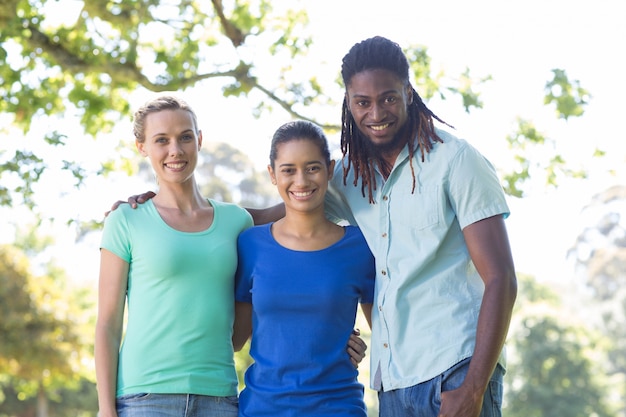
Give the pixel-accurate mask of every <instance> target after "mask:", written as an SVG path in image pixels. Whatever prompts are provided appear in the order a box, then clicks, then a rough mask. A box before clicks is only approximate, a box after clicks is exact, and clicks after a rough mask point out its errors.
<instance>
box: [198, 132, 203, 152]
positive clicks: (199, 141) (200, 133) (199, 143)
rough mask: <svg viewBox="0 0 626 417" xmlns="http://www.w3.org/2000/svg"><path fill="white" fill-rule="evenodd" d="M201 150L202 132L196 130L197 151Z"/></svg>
mask: <svg viewBox="0 0 626 417" xmlns="http://www.w3.org/2000/svg"><path fill="white" fill-rule="evenodd" d="M200 148H202V130H198V150H200Z"/></svg>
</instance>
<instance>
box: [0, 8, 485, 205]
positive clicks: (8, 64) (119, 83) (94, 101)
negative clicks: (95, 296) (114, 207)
mask: <svg viewBox="0 0 626 417" xmlns="http://www.w3.org/2000/svg"><path fill="white" fill-rule="evenodd" d="M72 5H78V6H80V7H77V8H75V10H74V9H72V7H71V6H72ZM274 7H277V6H275V3H273V2H270V1H267V0H257V1H252V2H243V1H233V2H229V3H224V2H222V1H221V0H213V1H211V2H201V1H192V0H179V1H175V2H160V1H156V0H121V1H98V2H91V1H86V2H68V1H56V0H27V1H20V0H6V1H4V2H3V3H1V4H0V26H1V27H2V28H3V29H2V31H1V32H0V80H1V81H2V82H1V83H0V94H1V95H2V96H3V97H4V98H5V99H4V100H2V101H0V114H4V116H5V117H7V116H9V120H8V121H9V123H10V124H11V126H15V127H18V128H20V129H21V130H22V131H23V132H28V131H29V130H30V129H31V127H32V126H33V124H34V123H35V122H36V121H43V122H44V123H46V121H49V120H58V119H59V118H62V117H63V116H64V115H66V114H68V113H69V114H76V115H78V116H79V117H80V120H81V125H82V127H83V129H84V131H85V133H87V134H88V135H91V136H96V135H98V134H103V133H106V132H109V131H110V130H111V128H112V126H113V125H114V124H115V123H116V122H117V121H119V120H121V119H122V118H127V117H129V116H130V114H129V113H130V108H129V102H128V100H127V97H128V95H129V94H130V93H132V92H133V91H135V90H136V89H138V88H143V89H146V90H150V91H155V92H160V91H183V90H185V89H187V88H191V87H193V86H196V85H198V84H200V83H202V82H204V81H206V80H220V81H221V82H222V83H223V84H222V92H223V95H224V96H225V97H232V96H242V97H248V98H249V100H250V107H251V108H254V112H255V113H256V114H261V113H262V112H263V111H268V110H269V111H271V110H273V109H281V110H282V111H285V112H287V114H289V115H291V116H292V117H294V118H300V119H307V120H314V118H313V117H311V116H309V115H308V114H307V112H309V111H310V112H311V113H313V110H310V108H319V107H323V106H324V105H330V106H335V107H336V108H339V106H338V104H337V103H336V102H335V101H334V100H331V99H329V98H328V96H326V95H325V94H324V91H325V90H326V89H327V88H326V86H323V85H321V83H320V81H319V77H318V76H317V75H315V74H312V73H311V72H309V74H310V75H308V76H303V75H302V74H301V73H296V71H294V70H293V66H294V62H296V61H297V60H298V59H300V58H303V57H305V56H306V54H307V52H308V49H309V47H310V45H311V44H312V42H313V41H312V36H311V34H308V33H307V32H306V30H305V29H306V25H307V23H308V20H307V15H306V12H305V11H304V10H289V9H287V10H285V9H283V8H281V9H280V10H277V11H274ZM61 10H62V13H60V11H61ZM59 15H63V16H65V19H63V20H61V21H58V19H57V20H55V19H53V18H52V16H59ZM251 48H253V49H254V50H262V51H264V52H265V51H267V52H268V53H269V55H270V56H271V57H272V58H273V60H272V61H271V63H270V64H269V65H271V66H272V71H271V74H272V75H271V77H268V76H267V75H265V74H266V73H267V72H268V71H261V69H259V68H258V67H257V66H256V62H255V60H254V56H255V54H251V53H250V49H251ZM407 53H408V54H409V56H410V57H411V58H412V59H413V64H412V65H413V70H414V72H415V76H416V79H417V81H418V82H419V83H420V84H423V85H424V86H427V88H426V91H425V93H424V95H425V98H429V97H430V96H432V95H433V94H435V93H438V94H439V95H441V96H442V97H446V96H447V94H448V93H450V94H453V95H457V94H459V95H461V97H462V98H463V103H464V105H465V106H466V109H467V110H469V109H470V108H472V107H480V106H481V105H482V103H481V101H480V99H479V94H478V93H477V92H475V91H474V90H475V89H476V87H477V86H478V85H479V84H480V83H481V82H483V81H485V79H483V80H472V78H471V76H470V74H469V70H468V71H466V72H465V73H464V74H463V75H462V76H461V77H459V78H458V79H457V80H456V81H454V82H453V83H452V84H450V85H441V79H442V75H443V74H438V75H437V76H436V77H432V76H431V75H430V73H431V71H430V61H429V58H428V55H427V53H426V48H421V47H413V48H410V49H409V50H408V52H407ZM266 65H267V64H266ZM277 73H278V74H280V76H279V77H276V74H277ZM307 77H308V79H307ZM294 78H296V79H294ZM318 113H319V112H317V111H316V112H315V113H313V114H318ZM335 113H336V112H333V114H335ZM314 121H316V122H317V123H319V124H321V125H322V126H323V127H325V128H326V129H331V130H332V129H337V128H338V126H337V125H336V123H328V122H326V121H324V120H314ZM51 125H54V124H52V123H51ZM64 129H65V127H64V126H63V124H60V127H59V129H53V130H49V131H47V132H45V134H44V136H43V137H42V138H41V142H42V143H45V144H47V145H48V146H50V147H59V146H63V145H64V144H65V143H66V142H67V138H68V134H69V132H67V131H65V130H64ZM61 164H62V167H63V169H65V170H67V171H69V172H71V173H72V175H73V178H74V179H75V182H76V185H77V186H80V185H81V184H83V181H84V180H85V178H87V177H88V176H90V175H93V174H97V173H103V172H106V171H107V170H109V169H111V168H113V167H120V165H121V164H120V163H116V162H112V161H111V162H105V163H104V164H103V166H102V169H101V170H99V171H98V172H95V173H94V172H90V171H89V170H88V169H86V167H85V166H83V165H82V164H81V162H80V161H72V160H63V161H61ZM49 166H50V161H48V160H46V159H45V158H43V157H42V155H41V154H40V153H38V152H35V151H33V150H19V151H17V152H16V153H15V154H13V155H2V154H0V178H2V179H3V182H2V185H1V186H0V204H1V205H11V204H22V203H23V204H26V205H27V206H29V207H31V208H34V206H35V201H34V200H33V198H32V197H33V195H32V190H33V186H34V185H35V184H36V183H37V182H38V181H39V180H40V179H41V177H42V175H45V172H46V170H47V169H48V167H49ZM5 179H10V180H11V181H4V180H5Z"/></svg>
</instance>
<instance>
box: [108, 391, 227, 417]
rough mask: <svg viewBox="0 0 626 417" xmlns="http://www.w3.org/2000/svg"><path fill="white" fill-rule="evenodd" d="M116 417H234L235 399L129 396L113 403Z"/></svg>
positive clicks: (164, 395)
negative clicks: (115, 407)
mask: <svg viewBox="0 0 626 417" xmlns="http://www.w3.org/2000/svg"><path fill="white" fill-rule="evenodd" d="M116 403H117V404H116V405H117V415H118V417H237V409H238V404H239V401H238V400H237V397H234V396H233V397H211V396H208V395H193V394H129V395H122V396H121V397H118V398H117V400H116Z"/></svg>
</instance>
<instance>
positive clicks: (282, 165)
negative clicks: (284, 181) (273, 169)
mask: <svg viewBox="0 0 626 417" xmlns="http://www.w3.org/2000/svg"><path fill="white" fill-rule="evenodd" d="M317 164H319V165H321V164H322V161H318V160H315V161H309V162H307V163H306V164H305V165H317ZM294 165H296V164H291V163H284V164H279V165H278V166H279V167H291V166H294Z"/></svg>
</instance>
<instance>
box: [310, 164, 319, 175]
mask: <svg viewBox="0 0 626 417" xmlns="http://www.w3.org/2000/svg"><path fill="white" fill-rule="evenodd" d="M321 169H322V167H320V166H319V165H314V166H311V167H309V168H308V169H307V171H308V172H309V173H312V174H314V173H316V172H318V171H319V170H321Z"/></svg>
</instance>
